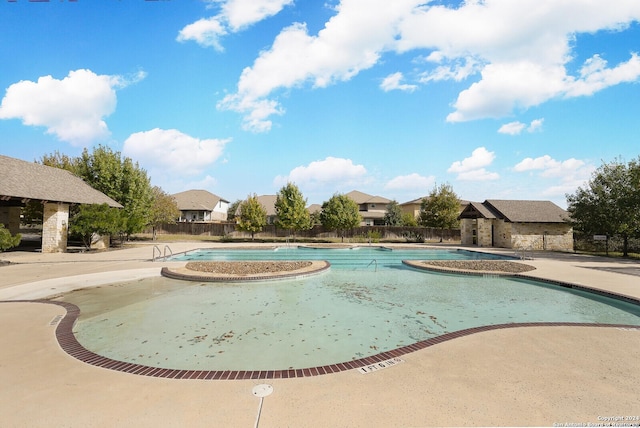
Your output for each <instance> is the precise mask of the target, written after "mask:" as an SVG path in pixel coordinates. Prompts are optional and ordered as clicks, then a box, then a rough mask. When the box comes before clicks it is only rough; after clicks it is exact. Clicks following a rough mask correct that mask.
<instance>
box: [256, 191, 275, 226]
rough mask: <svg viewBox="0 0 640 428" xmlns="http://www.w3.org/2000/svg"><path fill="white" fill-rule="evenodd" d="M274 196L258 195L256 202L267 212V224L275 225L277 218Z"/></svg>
mask: <svg viewBox="0 0 640 428" xmlns="http://www.w3.org/2000/svg"><path fill="white" fill-rule="evenodd" d="M277 198H278V197H277V196H276V195H260V196H258V202H260V204H261V205H262V206H263V207H264V209H265V210H266V211H267V224H275V222H276V220H277V219H278V216H277V215H276V199H277Z"/></svg>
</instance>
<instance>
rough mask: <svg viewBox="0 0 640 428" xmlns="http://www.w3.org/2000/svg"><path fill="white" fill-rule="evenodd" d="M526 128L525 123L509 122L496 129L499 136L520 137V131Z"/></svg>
mask: <svg viewBox="0 0 640 428" xmlns="http://www.w3.org/2000/svg"><path fill="white" fill-rule="evenodd" d="M526 127H527V124H526V123H522V122H517V121H516V122H509V123H505V124H504V125H502V126H501V127H500V129H498V133H500V134H508V135H520V133H521V132H522V131H524V129H525V128H526Z"/></svg>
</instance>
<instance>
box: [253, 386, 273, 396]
mask: <svg viewBox="0 0 640 428" xmlns="http://www.w3.org/2000/svg"><path fill="white" fill-rule="evenodd" d="M251 392H253V395H255V396H256V397H260V398H262V397H266V396H267V395H271V393H272V392H273V386H271V385H269V384H266V383H261V384H260V385H256V386H254V387H253V390H252V391H251Z"/></svg>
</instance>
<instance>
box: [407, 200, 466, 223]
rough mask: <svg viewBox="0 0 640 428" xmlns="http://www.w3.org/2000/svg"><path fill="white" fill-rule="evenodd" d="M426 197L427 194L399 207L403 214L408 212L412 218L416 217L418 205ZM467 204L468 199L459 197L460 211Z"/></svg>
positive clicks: (418, 213)
mask: <svg viewBox="0 0 640 428" xmlns="http://www.w3.org/2000/svg"><path fill="white" fill-rule="evenodd" d="M428 198H429V196H423V197H421V198H418V199H413V200H411V201H407V202H404V203H402V204H400V209H402V213H403V214H410V215H412V216H413V218H415V219H417V218H418V216H419V215H420V207H421V206H422V201H423V200H424V199H428ZM467 205H469V201H465V200H462V199H460V212H462V210H464V209H465V207H466V206H467Z"/></svg>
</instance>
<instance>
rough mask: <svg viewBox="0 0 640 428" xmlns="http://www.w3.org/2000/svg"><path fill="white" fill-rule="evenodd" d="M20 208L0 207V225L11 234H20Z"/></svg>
mask: <svg viewBox="0 0 640 428" xmlns="http://www.w3.org/2000/svg"><path fill="white" fill-rule="evenodd" d="M21 212H22V208H21V207H0V223H2V224H4V227H5V228H6V229H7V230H8V231H9V232H10V233H11V234H12V235H15V234H16V233H19V232H20V213H21Z"/></svg>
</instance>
